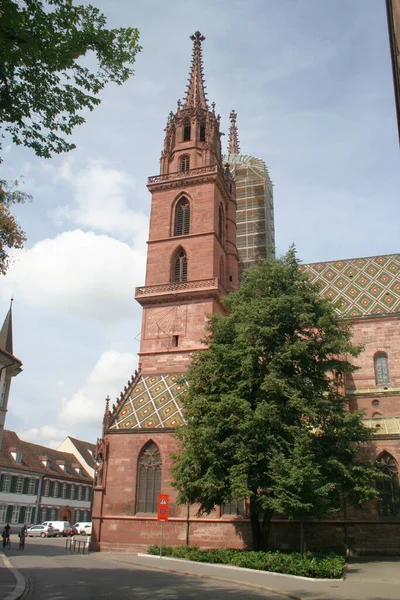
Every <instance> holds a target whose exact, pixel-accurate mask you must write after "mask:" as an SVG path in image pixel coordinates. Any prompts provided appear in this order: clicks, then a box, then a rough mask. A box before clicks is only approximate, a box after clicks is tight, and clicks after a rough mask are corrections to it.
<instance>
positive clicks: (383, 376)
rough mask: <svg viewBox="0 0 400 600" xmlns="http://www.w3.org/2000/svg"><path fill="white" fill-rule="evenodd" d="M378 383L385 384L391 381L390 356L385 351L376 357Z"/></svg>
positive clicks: (376, 379) (375, 365) (376, 378)
mask: <svg viewBox="0 0 400 600" xmlns="http://www.w3.org/2000/svg"><path fill="white" fill-rule="evenodd" d="M374 367H375V381H376V385H385V384H387V383H389V382H390V378H389V364H388V357H387V354H385V352H378V353H377V354H375V357H374Z"/></svg>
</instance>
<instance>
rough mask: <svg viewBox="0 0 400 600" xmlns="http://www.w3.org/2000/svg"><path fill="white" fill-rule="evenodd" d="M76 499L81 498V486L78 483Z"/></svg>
mask: <svg viewBox="0 0 400 600" xmlns="http://www.w3.org/2000/svg"><path fill="white" fill-rule="evenodd" d="M76 499H77V500H82V486H81V485H78V488H77V498H76Z"/></svg>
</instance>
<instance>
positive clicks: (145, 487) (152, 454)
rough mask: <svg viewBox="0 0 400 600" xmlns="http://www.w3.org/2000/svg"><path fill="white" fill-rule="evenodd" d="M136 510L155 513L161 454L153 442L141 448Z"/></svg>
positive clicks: (159, 480)
mask: <svg viewBox="0 0 400 600" xmlns="http://www.w3.org/2000/svg"><path fill="white" fill-rule="evenodd" d="M138 482H139V485H138V499H137V512H144V513H156V512H157V501H158V494H159V493H160V491H161V456H160V451H159V449H158V448H157V446H156V445H155V443H154V442H149V443H148V444H146V446H145V447H144V448H143V450H142V452H141V455H140V458H139V466H138Z"/></svg>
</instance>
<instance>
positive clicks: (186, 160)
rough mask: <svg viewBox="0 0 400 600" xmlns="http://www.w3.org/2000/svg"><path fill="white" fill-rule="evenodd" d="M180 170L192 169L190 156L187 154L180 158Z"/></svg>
mask: <svg viewBox="0 0 400 600" xmlns="http://www.w3.org/2000/svg"><path fill="white" fill-rule="evenodd" d="M179 170H180V171H189V170H190V156H188V155H187V154H185V155H184V156H181V158H180V160H179Z"/></svg>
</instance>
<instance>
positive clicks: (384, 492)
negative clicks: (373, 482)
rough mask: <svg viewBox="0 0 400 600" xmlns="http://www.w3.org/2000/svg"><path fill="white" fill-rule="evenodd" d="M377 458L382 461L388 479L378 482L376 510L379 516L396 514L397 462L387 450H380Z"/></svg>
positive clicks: (399, 503)
mask: <svg viewBox="0 0 400 600" xmlns="http://www.w3.org/2000/svg"><path fill="white" fill-rule="evenodd" d="M379 460H380V461H381V462H383V464H384V467H383V471H384V473H385V474H386V475H389V477H388V479H384V480H383V481H379V482H378V486H377V487H378V489H379V492H380V494H381V497H380V499H379V500H378V510H379V514H380V515H381V516H384V517H387V516H390V515H398V514H399V513H400V486H399V471H398V467H397V462H396V460H395V459H394V458H393V456H392V455H391V454H389V453H388V452H382V454H381V455H380V456H379Z"/></svg>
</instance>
